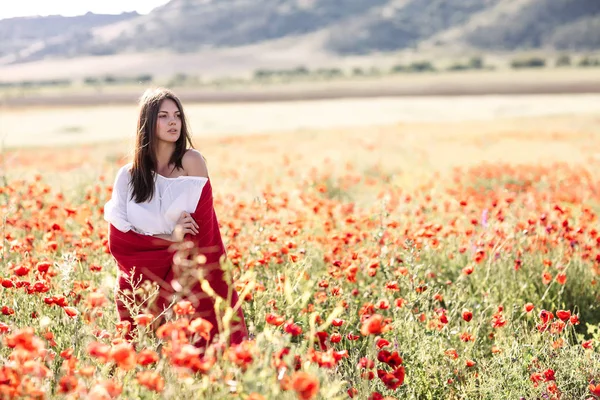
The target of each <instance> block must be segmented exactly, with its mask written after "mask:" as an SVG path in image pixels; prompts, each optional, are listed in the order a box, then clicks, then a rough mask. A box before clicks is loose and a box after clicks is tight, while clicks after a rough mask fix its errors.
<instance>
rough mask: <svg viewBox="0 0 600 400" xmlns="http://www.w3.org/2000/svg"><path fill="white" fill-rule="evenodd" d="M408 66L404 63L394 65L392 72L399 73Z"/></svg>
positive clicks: (404, 70)
mask: <svg viewBox="0 0 600 400" xmlns="http://www.w3.org/2000/svg"><path fill="white" fill-rule="evenodd" d="M407 70H408V67H407V66H406V65H402V64H396V65H394V66H393V67H392V73H394V74H397V73H399V72H406V71H407Z"/></svg>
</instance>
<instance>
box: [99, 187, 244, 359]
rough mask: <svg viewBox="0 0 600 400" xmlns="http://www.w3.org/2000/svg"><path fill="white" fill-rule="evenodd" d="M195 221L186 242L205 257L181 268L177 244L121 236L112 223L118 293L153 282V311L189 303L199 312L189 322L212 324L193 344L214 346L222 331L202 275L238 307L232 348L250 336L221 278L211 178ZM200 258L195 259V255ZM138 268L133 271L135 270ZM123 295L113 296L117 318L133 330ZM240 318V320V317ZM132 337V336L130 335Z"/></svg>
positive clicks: (220, 247) (222, 254) (222, 255)
mask: <svg viewBox="0 0 600 400" xmlns="http://www.w3.org/2000/svg"><path fill="white" fill-rule="evenodd" d="M192 217H193V218H194V220H195V221H196V222H197V223H198V225H199V229H198V234H196V235H191V234H188V235H186V236H185V238H184V241H190V242H192V243H193V248H192V249H191V252H192V253H193V254H199V255H201V256H200V257H199V258H200V259H201V260H202V261H203V263H202V264H197V263H193V264H196V265H195V267H192V266H191V265H190V266H186V265H181V262H178V261H181V260H175V261H176V262H175V263H174V255H175V254H176V253H175V249H174V247H176V245H177V244H175V246H174V243H173V242H170V241H168V240H164V239H160V238H156V237H153V236H147V235H141V234H138V233H136V232H134V231H131V230H130V231H128V232H125V233H123V232H121V231H119V230H118V229H117V228H115V227H114V226H113V225H112V224H110V227H109V237H108V247H109V250H110V253H111V254H112V255H113V257H114V258H115V260H116V261H117V264H118V266H119V272H118V289H119V291H121V292H122V291H125V290H127V289H129V290H130V291H131V289H132V287H131V283H130V282H134V283H136V284H137V283H138V282H140V281H141V282H144V281H150V282H151V283H156V284H158V286H159V288H160V289H159V292H158V297H157V298H156V301H155V302H154V307H153V308H152V309H151V310H150V311H153V314H154V315H155V316H158V313H160V312H162V311H163V310H165V309H167V308H168V307H169V306H170V305H171V303H172V301H173V299H176V300H187V301H189V302H191V304H192V306H193V307H194V309H195V313H194V314H193V315H188V318H190V320H191V319H193V318H197V317H202V318H204V319H206V320H208V321H209V322H210V323H211V324H212V325H213V328H212V330H211V332H210V339H209V340H208V341H206V340H204V339H201V340H199V341H198V342H196V343H195V345H196V346H198V347H204V346H205V345H206V344H207V342H209V343H210V342H211V341H212V339H213V338H214V336H215V335H216V334H217V333H219V326H220V325H219V321H217V313H216V312H215V308H214V303H215V301H214V299H213V298H212V297H211V296H209V295H208V294H206V293H204V291H203V290H202V288H201V287H200V282H199V280H198V279H197V278H194V275H196V274H200V275H201V276H202V277H203V278H204V279H206V280H207V281H208V283H209V284H210V286H211V288H212V289H213V290H214V292H215V293H216V294H217V295H218V296H220V297H222V298H224V299H230V306H231V307H238V308H237V313H235V314H234V320H233V321H232V323H231V326H230V329H231V336H230V342H231V344H238V343H240V342H242V341H243V340H244V339H247V337H248V331H247V328H246V323H245V320H244V315H243V312H242V308H241V304H240V302H239V299H238V294H237V292H236V291H235V290H234V289H233V287H232V286H231V285H229V284H228V283H227V282H226V281H225V279H224V276H223V270H222V268H221V262H222V261H223V260H224V258H225V257H226V253H225V247H224V245H223V241H222V238H221V233H220V231H219V224H218V221H217V216H216V213H215V210H214V206H213V197H212V187H211V185H210V180H208V182H207V183H206V185H205V186H204V188H203V191H202V196H201V197H200V200H199V201H198V205H197V206H196V210H195V211H194V213H192ZM191 258H192V255H190V256H188V257H184V258H183V263H184V264H185V263H186V262H187V263H188V264H189V261H190V259H191ZM195 258H196V259H198V258H197V257H195ZM134 267H135V268H134ZM121 296H122V295H118V294H115V301H116V306H117V311H118V313H119V319H120V320H121V321H129V322H130V323H131V326H132V328H133V327H134V326H135V323H134V320H133V316H132V315H130V313H129V311H128V309H127V308H126V306H125V304H124V302H123V301H122V299H121ZM236 317H237V318H236ZM129 338H131V336H129Z"/></svg>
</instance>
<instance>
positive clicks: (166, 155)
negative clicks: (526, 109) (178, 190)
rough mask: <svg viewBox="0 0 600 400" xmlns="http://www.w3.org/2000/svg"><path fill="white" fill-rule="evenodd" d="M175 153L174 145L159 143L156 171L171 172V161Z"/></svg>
mask: <svg viewBox="0 0 600 400" xmlns="http://www.w3.org/2000/svg"><path fill="white" fill-rule="evenodd" d="M174 151H175V144H174V143H165V142H159V143H158V146H157V148H156V171H157V172H158V173H161V172H162V173H165V172H170V171H168V169H169V161H170V160H171V156H172V155H173V152H174Z"/></svg>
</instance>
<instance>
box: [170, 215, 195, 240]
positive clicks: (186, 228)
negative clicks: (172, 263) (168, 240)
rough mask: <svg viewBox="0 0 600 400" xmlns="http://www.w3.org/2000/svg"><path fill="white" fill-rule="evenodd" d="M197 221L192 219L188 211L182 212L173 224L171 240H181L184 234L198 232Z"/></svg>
mask: <svg viewBox="0 0 600 400" xmlns="http://www.w3.org/2000/svg"><path fill="white" fill-rule="evenodd" d="M198 228H199V227H198V223H196V221H194V218H192V215H191V214H190V213H188V212H185V211H184V212H182V213H181V215H180V216H179V219H178V220H177V223H176V224H175V230H174V231H173V235H172V236H173V240H174V241H176V242H179V241H181V240H183V238H184V236H185V235H186V234H188V233H189V234H191V235H196V234H198Z"/></svg>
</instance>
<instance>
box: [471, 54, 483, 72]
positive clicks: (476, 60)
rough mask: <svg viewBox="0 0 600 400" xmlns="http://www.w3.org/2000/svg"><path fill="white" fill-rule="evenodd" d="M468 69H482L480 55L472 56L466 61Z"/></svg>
mask: <svg viewBox="0 0 600 400" xmlns="http://www.w3.org/2000/svg"><path fill="white" fill-rule="evenodd" d="M468 67H469V69H483V67H484V61H483V58H482V57H479V56H478V57H472V58H471V59H470V60H469V63H468Z"/></svg>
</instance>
